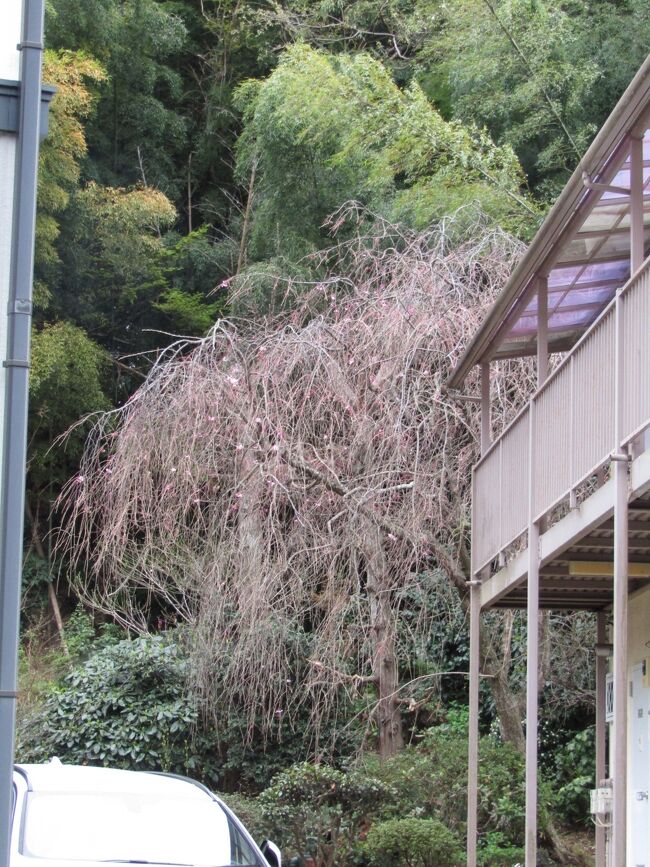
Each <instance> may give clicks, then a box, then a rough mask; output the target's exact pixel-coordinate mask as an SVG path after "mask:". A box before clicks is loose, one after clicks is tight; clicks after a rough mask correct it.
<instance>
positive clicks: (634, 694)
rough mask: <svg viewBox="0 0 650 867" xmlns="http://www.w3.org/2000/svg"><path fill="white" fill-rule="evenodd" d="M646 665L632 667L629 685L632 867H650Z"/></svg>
mask: <svg viewBox="0 0 650 867" xmlns="http://www.w3.org/2000/svg"><path fill="white" fill-rule="evenodd" d="M644 675H645V663H642V664H640V665H634V666H632V669H631V672H630V682H629V703H628V714H629V716H628V719H629V745H628V748H629V758H630V760H629V762H628V771H627V774H628V776H627V790H628V805H627V822H628V825H627V827H628V859H627V863H628V865H629V867H650V688H648V687H647V686H644Z"/></svg>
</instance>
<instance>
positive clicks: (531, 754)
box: [526, 522, 539, 867]
mask: <svg viewBox="0 0 650 867" xmlns="http://www.w3.org/2000/svg"><path fill="white" fill-rule="evenodd" d="M526 622H527V624H528V636H527V641H526V867H537V713H538V693H539V527H538V525H537V524H536V523H535V522H533V523H532V524H531V525H530V527H529V530H528V599H527V621H526Z"/></svg>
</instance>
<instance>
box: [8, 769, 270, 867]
mask: <svg viewBox="0 0 650 867" xmlns="http://www.w3.org/2000/svg"><path fill="white" fill-rule="evenodd" d="M13 793H14V800H13V819H12V838H11V867H38V865H37V864H36V863H35V862H37V861H39V860H41V861H42V860H46V861H48V862H49V863H48V864H47V865H44V867H64V865H67V867H97V864H98V862H99V863H104V864H109V865H110V864H162V865H188V867H269V865H270V867H281V858H280V852H279V850H278V848H277V846H275V845H274V844H273V843H270V842H269V841H264V843H262V846H261V848H260V847H258V846H257V845H256V844H255V842H254V840H253V839H252V837H251V836H250V834H249V833H248V832H247V831H246V829H245V828H244V826H243V825H242V824H241V822H240V821H239V820H238V819H237V818H236V816H235V815H234V814H233V812H232V811H231V810H229V809H228V807H227V806H226V805H225V804H224V803H223V802H222V801H221V800H220V799H219V798H217V797H216V796H215V795H213V794H212V792H210V791H209V789H207V788H206V787H205V786H203V785H202V784H201V783H197V782H195V781H194V780H190V779H187V778H186V777H177V776H174V775H172V774H158V773H148V772H145V771H120V770H114V769H112V768H92V767H86V766H78V765H64V764H62V763H61V762H60V761H59V760H58V759H53V760H52V761H51V762H48V763H47V764H43V765H16V767H15V770H14V783H13Z"/></svg>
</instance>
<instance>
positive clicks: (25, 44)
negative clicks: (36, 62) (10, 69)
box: [16, 39, 45, 51]
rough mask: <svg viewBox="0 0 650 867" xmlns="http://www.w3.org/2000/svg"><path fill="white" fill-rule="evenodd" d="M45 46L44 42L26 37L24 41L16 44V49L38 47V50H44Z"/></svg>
mask: <svg viewBox="0 0 650 867" xmlns="http://www.w3.org/2000/svg"><path fill="white" fill-rule="evenodd" d="M44 47H45V46H44V45H43V43H42V42H32V41H30V40H29V39H26V40H25V41H24V42H19V43H18V45H17V46H16V51H22V50H23V48H36V49H38V51H42V50H43V48H44Z"/></svg>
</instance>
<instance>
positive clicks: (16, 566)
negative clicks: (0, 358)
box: [0, 0, 43, 867]
mask: <svg viewBox="0 0 650 867" xmlns="http://www.w3.org/2000/svg"><path fill="white" fill-rule="evenodd" d="M22 34H23V35H22V42H21V46H20V49H21V52H22V53H21V75H20V81H21V96H20V121H19V127H18V139H17V153H16V181H15V188H14V210H13V225H14V235H13V248H12V256H11V260H12V261H11V284H10V300H9V309H8V311H7V316H8V320H7V358H6V359H5V360H4V362H3V367H4V369H5V371H6V373H4V371H3V373H4V375H5V377H6V393H5V406H4V412H5V419H6V423H7V424H6V433H5V442H4V444H3V455H2V460H3V467H4V473H3V486H2V499H1V503H0V867H6V865H8V863H9V843H10V822H11V800H12V766H13V751H14V731H15V717H16V684H17V652H18V630H19V621H20V582H21V572H22V554H23V514H24V504H25V464H26V453H27V397H28V365H29V345H30V331H31V309H32V280H33V270H34V231H35V220H36V185H37V173H38V147H39V132H40V131H39V122H40V103H41V61H42V51H43V44H42V43H43V0H24V5H23V29H22ZM0 315H4V311H0Z"/></svg>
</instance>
